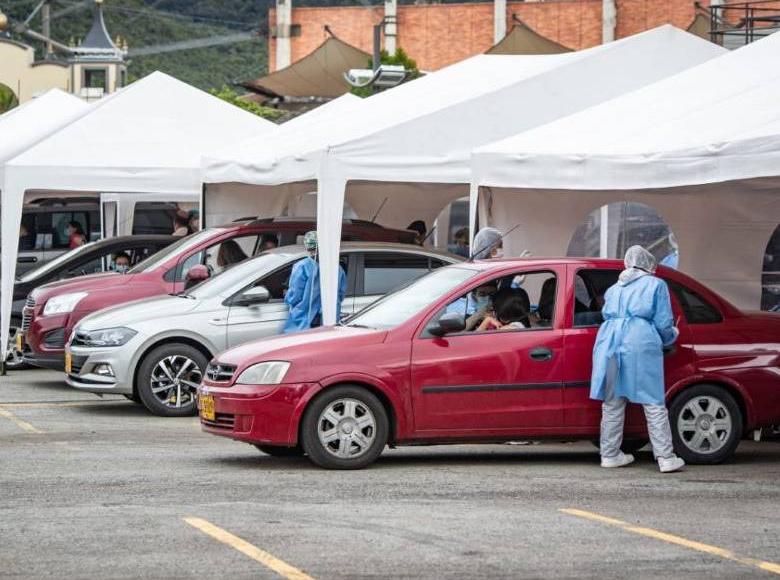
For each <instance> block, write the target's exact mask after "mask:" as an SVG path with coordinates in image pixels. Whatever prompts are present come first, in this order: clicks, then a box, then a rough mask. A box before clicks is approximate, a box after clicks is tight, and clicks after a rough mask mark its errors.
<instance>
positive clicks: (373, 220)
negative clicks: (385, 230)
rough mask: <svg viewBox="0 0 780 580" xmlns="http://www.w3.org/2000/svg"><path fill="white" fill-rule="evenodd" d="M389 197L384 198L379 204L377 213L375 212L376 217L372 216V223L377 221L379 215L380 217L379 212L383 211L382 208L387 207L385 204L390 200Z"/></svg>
mask: <svg viewBox="0 0 780 580" xmlns="http://www.w3.org/2000/svg"><path fill="white" fill-rule="evenodd" d="M388 199H389V197H385V198H384V199H383V200H382V203H381V204H380V205H379V209H377V210H376V213H375V214H374V217H372V218H371V223H372V224H373V223H374V222H376V218H378V217H379V212H381V211H382V209H383V208H384V207H385V204H386V203H387V200H388Z"/></svg>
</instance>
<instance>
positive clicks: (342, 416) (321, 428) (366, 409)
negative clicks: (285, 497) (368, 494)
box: [300, 385, 391, 469]
mask: <svg viewBox="0 0 780 580" xmlns="http://www.w3.org/2000/svg"><path fill="white" fill-rule="evenodd" d="M390 432H391V428H390V421H389V419H388V416H387V411H386V410H385V407H384V405H382V402H381V401H380V400H379V399H378V398H377V396H376V395H374V394H373V393H372V392H370V391H369V390H368V389H365V388H363V387H361V386H358V385H339V386H334V387H328V388H327V389H325V390H324V391H322V392H321V393H319V394H318V395H317V396H316V397H315V398H314V399H312V401H311V402H310V403H309V405H308V406H307V408H306V411H305V412H304V414H303V420H302V421H301V430H300V433H301V437H300V444H301V447H302V448H303V451H304V452H305V453H306V455H307V456H308V458H309V460H311V461H312V462H313V463H315V464H316V465H319V466H320V467H324V468H326V469H362V468H363V467H366V466H367V465H370V464H371V463H373V462H374V461H376V459H377V457H379V456H380V455H381V454H382V450H383V449H384V448H385V445H386V444H387V441H388V438H389V434H390Z"/></svg>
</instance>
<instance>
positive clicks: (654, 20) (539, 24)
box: [268, 0, 696, 71]
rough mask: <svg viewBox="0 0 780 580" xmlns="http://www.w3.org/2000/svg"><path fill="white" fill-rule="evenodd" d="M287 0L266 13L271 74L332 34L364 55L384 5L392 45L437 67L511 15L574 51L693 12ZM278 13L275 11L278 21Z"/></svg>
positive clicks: (555, 0) (492, 35)
mask: <svg viewBox="0 0 780 580" xmlns="http://www.w3.org/2000/svg"><path fill="white" fill-rule="evenodd" d="M291 1H292V0H277V7H276V8H271V10H270V12H269V18H268V21H269V27H270V30H271V34H270V35H269V70H270V71H273V70H276V69H277V68H283V66H286V64H290V63H291V62H295V61H297V60H300V59H301V58H303V57H304V56H306V55H307V54H309V53H311V52H312V51H314V50H315V49H316V48H317V47H319V46H320V45H321V44H322V43H323V41H325V40H326V39H327V38H328V37H329V36H331V34H332V35H335V36H336V37H338V38H339V39H341V40H343V41H344V42H346V43H349V44H351V45H353V46H355V47H357V48H359V49H361V50H364V51H366V52H368V53H370V52H371V50H372V45H373V36H372V34H373V26H374V25H375V24H378V23H379V22H381V21H382V19H383V17H384V16H385V15H386V14H387V12H386V11H388V10H395V11H396V18H395V28H396V30H395V40H396V46H398V47H400V48H403V49H404V50H405V51H406V52H407V53H408V54H409V56H410V57H411V58H413V59H415V60H416V61H417V65H418V67H419V68H420V69H421V70H436V69H439V68H441V67H443V66H446V65H449V64H452V63H454V62H457V61H460V60H463V59H464V58H467V57H470V56H473V55H475V54H479V53H483V52H485V51H487V50H488V49H490V48H491V47H492V46H493V45H494V44H495V43H496V41H497V40H500V38H501V37H502V36H503V34H499V33H498V32H497V31H503V30H507V29H510V30H511V28H512V25H513V23H515V22H516V21H517V20H520V21H521V22H522V23H524V24H525V25H527V26H528V27H530V28H531V29H532V30H534V31H535V32H537V33H539V34H540V35H542V36H545V37H547V38H549V39H550V40H552V41H554V42H556V43H558V44H561V45H563V46H565V47H567V48H571V49H574V50H578V49H582V48H588V47H591V46H595V45H597V44H600V43H601V42H602V41H603V40H611V39H612V38H623V37H625V36H630V35H632V34H635V33H637V32H642V31H644V30H648V29H650V28H654V27H656V26H659V25H661V24H667V23H668V24H673V25H675V26H677V27H678V28H682V29H687V28H688V27H689V26H690V25H691V24H692V22H693V21H694V19H695V16H696V6H695V3H694V0H614V2H611V1H610V0H606V1H602V0H546V1H541V2H511V1H510V2H507V3H506V4H505V6H504V5H502V4H501V3H498V4H494V3H492V2H478V3H471V4H414V5H408V4H405V5H399V6H396V5H395V2H394V1H393V0H387V1H386V2H385V3H384V6H382V5H380V6H372V7H362V6H338V7H300V8H296V7H294V6H290V5H289V3H290V2H291ZM502 7H505V18H506V20H505V24H504V23H496V22H494V13H497V14H500V11H501V8H502ZM612 11H614V13H615V18H614V22H613V21H612V19H611V18H610V14H611V13H612ZM277 14H281V15H282V18H281V19H280V20H277ZM605 16H606V18H605ZM285 19H287V20H286V22H287V23H288V26H285ZM390 20H391V21H392V19H390ZM386 26H387V25H386ZM326 27H327V28H326ZM329 31H330V32H329ZM385 34H386V35H385V37H384V38H383V42H387V35H389V34H391V33H389V31H388V29H387V27H386V28H385ZM610 36H611V37H612V38H610ZM280 47H281V51H282V52H279V49H280ZM279 57H281V58H279Z"/></svg>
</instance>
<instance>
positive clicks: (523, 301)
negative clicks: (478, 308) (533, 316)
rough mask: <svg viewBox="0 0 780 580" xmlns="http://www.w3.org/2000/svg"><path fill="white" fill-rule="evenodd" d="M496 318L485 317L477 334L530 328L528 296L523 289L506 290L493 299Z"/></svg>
mask: <svg viewBox="0 0 780 580" xmlns="http://www.w3.org/2000/svg"><path fill="white" fill-rule="evenodd" d="M493 308H494V310H495V316H485V319H484V320H483V321H482V323H481V324H480V325H479V328H477V332H486V331H489V330H524V329H526V328H530V326H531V324H530V321H529V311H530V309H531V305H530V301H529V300H528V294H527V293H526V291H525V290H523V289H521V288H505V289H502V290H500V291H499V292H497V293H496V295H495V296H494V297H493Z"/></svg>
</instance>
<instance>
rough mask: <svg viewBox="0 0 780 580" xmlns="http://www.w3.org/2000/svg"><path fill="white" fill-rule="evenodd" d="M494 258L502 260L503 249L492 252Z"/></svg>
mask: <svg viewBox="0 0 780 580" xmlns="http://www.w3.org/2000/svg"><path fill="white" fill-rule="evenodd" d="M493 257H494V258H503V257H504V249H503V248H496V250H495V252H493Z"/></svg>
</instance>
